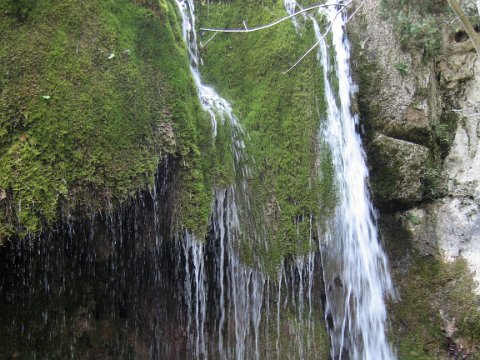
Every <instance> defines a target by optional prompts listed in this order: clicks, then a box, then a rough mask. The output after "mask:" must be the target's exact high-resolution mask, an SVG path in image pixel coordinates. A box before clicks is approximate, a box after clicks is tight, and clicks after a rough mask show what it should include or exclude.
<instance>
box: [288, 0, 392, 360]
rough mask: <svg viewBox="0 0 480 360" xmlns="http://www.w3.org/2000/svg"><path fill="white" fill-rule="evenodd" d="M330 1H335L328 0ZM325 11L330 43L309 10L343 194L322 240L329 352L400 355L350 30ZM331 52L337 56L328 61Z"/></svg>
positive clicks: (340, 17) (329, 140) (325, 131)
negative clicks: (390, 331)
mask: <svg viewBox="0 0 480 360" xmlns="http://www.w3.org/2000/svg"><path fill="white" fill-rule="evenodd" d="M284 3H285V7H286V9H287V11H288V12H289V13H290V14H292V13H294V12H295V9H296V8H297V7H298V8H300V6H299V5H298V4H297V3H296V2H295V1H294V0H285V1H284ZM328 3H330V4H334V3H335V2H334V1H331V0H329V1H328V2H327V4H328ZM320 12H322V13H323V14H325V15H326V16H327V18H328V20H329V22H330V24H331V29H330V31H331V34H332V43H331V44H327V42H326V40H325V38H324V35H323V34H322V32H321V29H320V26H319V24H318V23H317V22H316V20H315V17H314V16H310V19H311V20H312V22H313V25H314V29H315V35H316V38H317V41H318V42H319V51H318V59H319V62H320V63H321V65H322V69H323V77H324V86H325V98H326V102H327V115H326V119H324V121H323V123H322V126H321V130H320V139H319V140H320V142H324V143H326V145H328V148H329V149H330V151H331V153H332V159H333V165H334V168H335V174H336V183H337V187H338V189H337V190H338V193H339V203H338V205H337V207H336V210H335V215H334V216H333V219H331V223H330V224H329V226H328V228H327V230H326V233H325V234H324V241H322V242H321V243H320V247H321V252H322V262H323V269H324V281H325V286H326V300H327V301H326V311H325V313H326V320H327V324H328V326H329V332H330V337H331V346H332V349H331V356H332V357H333V358H334V359H365V360H367V359H372V360H377V359H383V360H389V359H394V358H395V355H394V353H393V351H392V348H391V346H390V345H389V343H388V341H387V338H386V328H385V327H386V317H387V315H386V307H385V300H384V298H385V296H386V295H392V294H393V287H392V282H391V278H390V275H389V272H388V266H387V259H386V255H385V253H384V252H383V250H382V248H381V246H380V243H379V239H378V231H377V228H376V223H375V212H374V209H373V207H372V204H371V200H370V196H369V193H368V190H367V179H368V169H367V166H366V160H365V158H366V157H365V153H364V150H363V148H362V143H361V138H360V135H359V134H358V132H357V131H356V128H357V127H358V116H357V115H353V114H352V113H351V98H352V96H353V95H354V93H355V86H354V84H353V82H352V78H351V75H350V65H349V61H350V45H349V42H348V40H347V38H346V35H345V31H344V28H345V22H346V16H345V13H344V12H342V13H340V10H339V8H338V7H337V6H329V7H326V8H325V9H322V10H320ZM331 52H333V53H334V58H335V61H334V63H331V62H330V61H329V54H330V53H331ZM334 79H336V80H337V82H338V89H335V85H334V82H333V80H334ZM337 92H338V93H337ZM319 239H321V235H320V234H319Z"/></svg>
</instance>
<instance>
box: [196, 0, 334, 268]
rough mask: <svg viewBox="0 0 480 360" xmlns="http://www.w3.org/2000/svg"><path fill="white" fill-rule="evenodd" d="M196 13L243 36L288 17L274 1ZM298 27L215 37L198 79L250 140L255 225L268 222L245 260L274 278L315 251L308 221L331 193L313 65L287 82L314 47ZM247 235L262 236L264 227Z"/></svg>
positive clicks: (317, 72) (309, 34)
mask: <svg viewBox="0 0 480 360" xmlns="http://www.w3.org/2000/svg"><path fill="white" fill-rule="evenodd" d="M305 5H308V4H305ZM197 12H198V20H199V22H200V24H199V27H215V28H239V27H240V28H241V27H242V26H243V21H245V22H246V23H247V24H248V26H250V27H253V26H255V25H259V24H266V23H270V22H271V21H272V20H276V19H278V18H281V17H282V16H284V15H285V10H284V7H283V3H282V2H278V1H273V0H271V1H266V2H263V3H262V6H259V5H258V4H256V3H255V4H254V3H251V2H245V1H240V0H235V1H230V2H227V3H219V2H214V3H210V4H209V5H203V6H200V7H197ZM301 19H302V18H301V17H300V18H299V24H300V26H301V27H302V28H303V29H302V30H301V31H298V32H297V31H296V30H295V28H294V26H293V24H292V23H291V22H290V21H286V22H284V23H281V24H279V25H277V26H275V27H273V28H270V29H266V30H263V31H259V32H255V33H252V34H218V35H216V36H215V38H214V39H213V40H212V41H210V42H209V43H208V45H206V46H205V47H204V48H202V56H203V59H204V67H203V68H202V73H203V74H204V77H205V78H206V81H207V82H208V83H211V84H214V85H215V87H217V88H218V89H219V90H220V93H221V94H222V96H224V97H226V98H227V99H229V100H230V101H232V103H233V105H234V106H233V107H234V109H235V111H236V113H237V115H238V118H239V119H240V120H241V122H242V124H243V126H244V128H245V132H246V134H247V136H246V139H245V141H246V147H247V153H248V154H249V155H250V156H251V158H253V159H254V160H255V163H253V164H250V166H251V167H252V170H253V175H252V176H251V178H250V179H249V185H250V190H249V191H250V194H249V196H250V199H253V200H252V201H253V202H254V203H253V204H252V208H253V212H254V214H253V216H252V219H253V222H255V221H257V222H258V219H265V218H266V223H267V227H268V229H267V232H268V234H267V238H268V241H267V242H266V243H264V242H263V241H260V242H259V243H258V244H252V241H251V240H250V239H249V240H248V242H247V243H246V244H244V246H243V247H242V253H243V255H244V258H245V259H247V260H250V261H253V260H254V259H258V258H260V262H261V263H262V265H263V266H264V268H265V269H266V270H267V271H268V272H271V273H276V267H277V266H278V265H279V263H280V262H281V261H282V259H283V258H284V256H285V255H287V254H301V253H305V252H307V251H310V250H311V249H312V244H311V242H310V240H311V237H310V236H311V234H310V232H311V224H310V217H311V216H314V217H318V216H320V214H319V211H318V209H319V207H320V208H327V207H329V206H331V204H326V203H323V202H322V203H319V194H320V193H321V192H322V193H323V194H324V197H325V198H327V197H328V194H333V193H334V191H333V189H332V186H333V180H332V177H333V174H332V173H331V172H332V168H331V166H329V165H328V161H329V158H328V156H324V159H323V160H322V159H320V160H321V163H322V165H321V169H318V168H316V166H315V164H316V163H317V160H316V156H317V151H316V150H317V149H318V146H319V144H318V141H317V140H318V139H317V133H318V129H319V119H320V118H321V115H322V114H323V113H324V112H325V104H324V99H323V80H322V76H321V69H320V68H319V64H318V61H317V59H316V57H315V56H314V54H311V56H309V57H308V58H307V59H305V60H304V62H302V63H301V65H299V66H298V67H297V68H295V70H294V71H291V72H289V73H288V74H284V71H285V70H287V69H288V68H289V67H290V66H291V65H292V64H293V63H294V62H295V61H296V60H297V59H298V58H299V57H300V56H301V55H302V54H303V53H304V52H305V51H306V50H307V49H308V48H309V47H310V46H311V45H312V44H313V43H314V42H315V41H314V37H313V29H312V28H311V23H310V22H308V21H305V22H304V21H303V20H301ZM210 36H211V34H205V36H204V38H203V39H202V40H203V41H204V42H206V40H207V39H208V38H209V37H210ZM320 171H322V173H323V174H322V176H323V177H324V178H325V179H326V180H325V181H323V182H320V181H319V175H320V174H319V172H320ZM322 186H323V187H324V189H323V190H322V191H320V190H321V187H322ZM327 187H328V188H327ZM323 200H324V201H325V199H323ZM327 200H328V201H330V202H331V201H333V198H329V199H327ZM252 227H254V228H256V232H257V234H260V233H264V230H265V229H264V226H263V224H255V225H254V226H252ZM252 233H253V231H252Z"/></svg>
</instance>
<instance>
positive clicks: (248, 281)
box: [176, 0, 266, 360]
mask: <svg viewBox="0 0 480 360" xmlns="http://www.w3.org/2000/svg"><path fill="white" fill-rule="evenodd" d="M176 2H177V5H178V8H179V10H180V13H181V15H182V25H183V28H182V30H183V38H184V40H185V42H186V44H187V47H188V54H189V60H190V70H191V72H192V75H193V78H194V81H195V86H196V88H197V91H198V97H199V99H200V103H201V105H202V108H203V109H204V110H205V111H206V112H207V113H208V114H209V115H210V118H211V122H212V133H213V134H212V135H213V137H215V136H216V134H217V127H218V126H219V125H220V126H221V125H223V124H224V123H225V121H228V122H229V124H230V130H231V144H232V145H231V150H232V151H233V154H234V164H233V168H234V170H235V172H236V177H237V179H240V180H239V181H238V183H237V184H236V185H232V186H230V187H228V188H226V189H225V188H220V189H216V190H215V202H214V205H213V213H212V219H213V235H214V240H215V241H218V243H219V249H218V252H217V253H216V254H215V261H216V273H217V274H216V275H217V281H216V284H215V285H216V286H217V287H219V309H218V316H217V318H218V325H217V336H218V340H217V342H218V346H217V349H216V356H214V357H215V358H221V359H231V358H236V359H238V360H242V359H259V356H260V349H259V337H260V334H259V332H260V320H261V311H262V305H263V297H264V290H265V282H266V280H265V278H264V276H263V274H262V273H261V272H260V271H259V270H257V269H253V268H248V267H247V266H245V265H244V264H243V263H242V262H241V260H240V257H239V255H238V249H237V248H236V247H237V246H238V244H239V236H240V234H241V228H240V223H239V219H238V209H237V191H236V190H237V186H240V188H241V191H242V194H245V190H246V186H247V181H246V180H247V175H248V169H247V168H246V167H245V166H243V165H242V161H243V159H244V147H245V146H244V143H243V140H242V134H243V130H242V128H241V126H240V124H239V123H238V121H237V119H236V118H235V116H234V114H233V111H232V107H231V105H230V103H229V102H228V101H227V100H225V99H223V98H222V97H221V96H220V95H219V94H218V93H217V92H216V91H215V90H214V89H213V88H211V87H209V86H207V85H205V84H203V83H202V80H201V76H200V71H199V65H200V63H201V59H200V56H199V52H198V45H197V37H196V32H195V7H194V1H193V0H176ZM242 200H243V201H242V203H243V204H248V199H244V198H242ZM187 240H188V241H187V242H186V243H187V244H191V240H190V236H187ZM194 242H195V243H196V244H197V245H195V246H192V245H187V246H190V247H191V251H189V252H188V251H187V252H186V254H191V256H192V259H193V264H194V269H195V271H200V272H201V271H203V269H204V268H205V266H204V265H202V262H203V261H205V260H204V259H205V258H204V255H203V250H202V249H203V246H204V245H203V244H199V243H198V242H196V241H195V240H194ZM191 262H192V261H191V260H190V259H186V264H187V267H189V266H190V265H189V263H191ZM187 271H188V269H187ZM189 279H193V281H191V282H189V283H188V284H186V287H187V289H188V291H187V294H189V293H191V289H196V290H195V291H196V295H195V297H194V299H196V300H195V301H193V302H192V304H193V309H191V313H192V314H193V315H194V317H195V319H194V320H191V322H194V323H195V334H196V335H195V337H196V338H195V341H194V344H195V354H196V356H197V358H208V354H207V349H206V345H205V335H204V331H205V329H204V322H205V311H204V309H205V304H204V303H203V300H202V299H204V298H205V295H204V294H203V295H202V294H201V293H200V294H199V293H198V289H201V291H202V292H204V293H205V292H206V289H205V286H206V284H205V282H204V280H203V276H202V275H200V274H195V276H193V277H192V276H190V277H189ZM188 301H189V299H187V302H188ZM229 319H232V320H231V321H228V320H229ZM229 331H233V332H234V334H235V341H234V343H233V344H232V343H228V344H226V342H227V341H228V339H225V336H224V334H225V333H227V334H228V333H229Z"/></svg>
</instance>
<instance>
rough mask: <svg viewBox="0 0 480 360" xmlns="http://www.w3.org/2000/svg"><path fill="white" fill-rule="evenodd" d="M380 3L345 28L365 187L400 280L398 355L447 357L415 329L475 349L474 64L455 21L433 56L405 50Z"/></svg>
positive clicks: (478, 214)
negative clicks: (368, 178) (354, 84)
mask: <svg viewBox="0 0 480 360" xmlns="http://www.w3.org/2000/svg"><path fill="white" fill-rule="evenodd" d="M380 3H381V1H380V0H366V1H365V2H364V6H363V9H362V10H360V11H359V12H358V13H357V15H356V16H355V17H354V20H353V21H352V22H351V23H350V24H349V26H350V38H351V39H352V43H353V49H354V53H353V57H352V58H353V59H354V61H353V65H354V71H355V76H356V81H357V82H358V84H359V94H358V105H359V110H360V118H361V120H362V122H363V128H364V129H365V133H364V135H365V136H364V138H365V144H366V149H367V156H368V161H369V165H370V169H371V171H370V176H371V188H372V193H373V198H374V201H375V205H376V206H377V207H378V208H379V209H380V225H381V229H382V230H381V231H382V233H383V238H384V241H385V242H386V247H387V251H388V253H389V256H390V262H391V266H392V270H393V275H394V278H395V282H396V285H397V287H398V288H397V289H398V295H399V298H398V300H399V301H398V303H396V304H394V305H392V310H391V312H392V314H391V319H392V322H393V326H392V328H393V330H392V331H393V333H394V337H396V338H399V340H398V341H399V357H400V358H410V357H409V356H414V354H416V355H420V354H424V355H425V356H427V357H428V358H429V357H433V358H447V357H448V355H449V354H447V353H445V350H444V349H441V348H440V347H436V348H435V346H433V347H432V346H431V345H429V344H428V341H427V342H422V341H418V336H417V335H415V333H416V331H420V332H419V333H418V335H419V334H420V333H421V337H422V338H424V339H428V338H430V339H439V338H441V337H442V336H445V334H447V337H446V339H447V340H448V341H446V342H448V343H449V344H450V343H452V344H453V347H454V348H455V349H457V348H458V349H457V350H458V351H457V355H458V354H461V355H462V356H463V355H465V354H472V353H475V354H477V353H479V351H480V349H479V348H478V346H476V345H472V344H475V343H478V337H477V338H476V337H475V335H473V336H470V335H468V334H469V333H470V334H474V333H476V334H478V330H475V329H478V327H479V326H480V325H479V320H478V319H479V317H480V315H478V311H477V310H478V298H477V299H476V300H475V297H474V295H473V294H472V293H471V291H472V290H473V289H474V288H475V286H476V292H477V293H478V294H480V200H479V199H480V151H479V150H480V149H479V144H480V123H479V119H480V61H479V60H477V54H476V53H475V52H474V49H473V46H471V45H470V44H469V40H468V37H467V38H464V37H461V36H456V35H457V34H458V31H457V29H456V28H455V27H452V28H451V29H450V30H448V29H446V30H445V34H444V35H443V41H444V51H443V53H442V54H440V55H438V56H437V57H436V58H434V59H432V58H430V59H425V58H424V57H423V55H422V53H421V51H418V50H416V49H409V50H408V51H407V50H405V49H403V48H402V47H401V45H400V41H399V36H398V34H396V33H395V31H394V29H393V24H392V23H391V21H390V20H389V19H387V17H388V16H385V14H383V15H382V14H381V11H380ZM465 261H466V262H465ZM462 264H463V265H462ZM469 270H470V271H471V272H472V274H469ZM452 274H455V275H452ZM471 275H473V278H474V279H475V280H476V285H475V283H474V282H473V281H472V276H471ZM465 309H469V310H468V311H469V312H468V313H467V312H464V310H465ZM426 314H428V316H427V315H426ZM459 319H462V320H459ZM427 323H428V324H427ZM434 323H436V324H438V327H437V328H435V327H432V326H431V324H434ZM451 324H455V325H454V326H453V327H454V330H451V328H452V326H451ZM440 328H442V329H443V332H440V331H439V329H440ZM418 329H421V330H418ZM410 334H414V335H410ZM465 334H467V337H468V336H470V338H469V339H470V340H469V341H470V348H468V345H465V342H464V340H465ZM419 336H420V335H419ZM435 341H438V340H435ZM467 342H468V341H467ZM459 344H460V345H459ZM461 344H463V345H461ZM449 346H450V345H449ZM472 346H473V347H472ZM462 347H463V348H462ZM467 348H468V350H466V349H467ZM416 355H415V356H414V357H415V358H416ZM459 356H460V355H459ZM474 356H476V355H474Z"/></svg>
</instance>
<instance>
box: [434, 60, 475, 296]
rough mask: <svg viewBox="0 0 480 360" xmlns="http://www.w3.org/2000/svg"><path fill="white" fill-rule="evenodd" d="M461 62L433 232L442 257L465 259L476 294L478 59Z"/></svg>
mask: <svg viewBox="0 0 480 360" xmlns="http://www.w3.org/2000/svg"><path fill="white" fill-rule="evenodd" d="M464 64H465V67H467V68H468V74H469V75H470V76H472V79H471V80H470V81H468V82H467V83H466V84H465V86H464V87H463V88H462V90H463V96H461V97H459V98H458V102H457V104H456V105H457V106H458V109H460V112H459V113H460V121H459V125H458V127H457V129H456V133H455V139H454V142H453V145H452V148H451V150H450V152H449V154H448V156H447V158H446V159H445V169H444V170H445V173H446V175H447V176H448V195H449V196H448V197H446V198H444V199H442V200H441V201H440V202H439V206H438V223H437V229H438V231H437V234H438V243H439V246H440V249H442V250H443V253H444V256H445V258H446V259H448V260H452V259H455V258H456V257H458V256H463V257H464V258H465V259H466V260H467V261H468V262H469V264H470V266H471V269H472V271H473V273H474V277H475V279H476V281H477V283H478V284H479V285H478V287H477V292H478V293H479V294H480V121H479V119H480V62H479V61H478V60H477V61H476V62H475V66H473V62H472V61H468V62H466V63H464ZM455 81H457V80H456V78H454V80H452V82H455Z"/></svg>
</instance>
